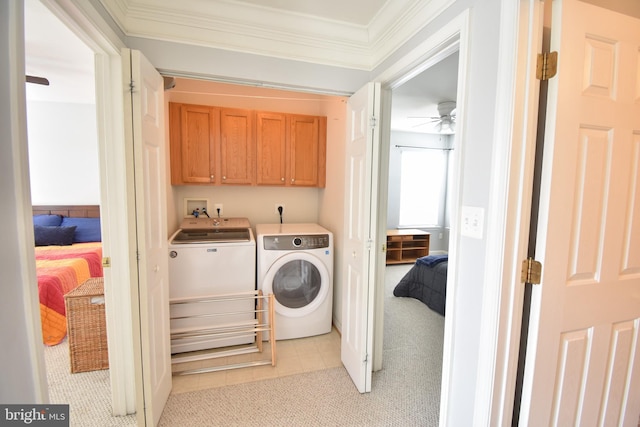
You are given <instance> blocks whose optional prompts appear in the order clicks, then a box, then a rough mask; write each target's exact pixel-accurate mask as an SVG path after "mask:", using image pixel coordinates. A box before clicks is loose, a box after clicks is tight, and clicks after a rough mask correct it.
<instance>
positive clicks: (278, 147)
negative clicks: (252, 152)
mask: <svg viewBox="0 0 640 427" xmlns="http://www.w3.org/2000/svg"><path fill="white" fill-rule="evenodd" d="M286 135H287V126H286V115H285V114H278V113H268V112H258V113H256V160H257V163H256V166H257V167H256V172H257V177H256V182H257V184H258V185H281V186H284V185H286V176H287V167H286V149H287V136H286Z"/></svg>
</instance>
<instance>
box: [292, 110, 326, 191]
mask: <svg viewBox="0 0 640 427" xmlns="http://www.w3.org/2000/svg"><path fill="white" fill-rule="evenodd" d="M326 128H327V122H326V118H325V117H315V116H299V115H292V116H290V124H289V138H290V142H289V143H290V154H289V163H290V165H289V173H290V176H289V185H293V186H307V187H324V184H325V169H326V166H325V161H326V159H325V156H326V154H325V150H326Z"/></svg>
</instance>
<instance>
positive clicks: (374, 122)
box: [369, 116, 378, 128]
mask: <svg viewBox="0 0 640 427" xmlns="http://www.w3.org/2000/svg"><path fill="white" fill-rule="evenodd" d="M369 125H370V126H371V127H372V128H374V127H376V126H377V125H378V118H377V117H375V116H371V118H370V119H369Z"/></svg>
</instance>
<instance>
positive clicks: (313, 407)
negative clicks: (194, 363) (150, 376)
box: [45, 265, 444, 427]
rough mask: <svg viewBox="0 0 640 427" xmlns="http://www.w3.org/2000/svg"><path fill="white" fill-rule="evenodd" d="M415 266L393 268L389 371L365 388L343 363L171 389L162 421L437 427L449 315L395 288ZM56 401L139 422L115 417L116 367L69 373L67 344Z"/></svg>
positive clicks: (83, 413) (52, 355) (93, 419)
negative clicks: (112, 378) (112, 386)
mask: <svg viewBox="0 0 640 427" xmlns="http://www.w3.org/2000/svg"><path fill="white" fill-rule="evenodd" d="M409 268H410V266H409V265H398V266H389V267H387V269H386V280H385V283H386V285H385V316H384V317H385V320H384V322H385V324H384V346H383V351H384V354H383V369H382V370H381V371H379V372H375V373H374V374H373V379H372V391H371V393H367V394H360V393H358V391H357V390H356V388H355V386H354V385H353V383H352V382H351V379H350V378H349V375H348V374H347V372H346V371H345V369H344V368H333V369H327V370H323V371H315V372H310V373H305V374H298V375H292V376H290V377H281V378H275V379H269V380H264V381H257V382H252V383H245V384H238V385H234V386H227V387H220V388H213V389H209V390H202V391H194V392H187V393H180V394H172V395H171V396H170V397H169V401H168V402H167V405H166V407H165V410H164V412H163V414H162V418H161V419H160V426H248V427H249V426H260V427H267V426H403V427H405V426H422V427H425V426H427V427H428V426H437V425H438V416H439V406H440V383H441V375H442V374H441V372H442V347H443V336H444V318H443V317H442V316H440V315H439V314H437V313H435V312H434V311H432V310H430V309H429V308H428V307H427V306H426V305H424V304H423V303H421V302H420V301H417V300H415V299H412V298H396V297H394V296H393V293H392V292H393V288H394V287H395V285H396V284H397V283H398V281H399V280H400V279H401V278H402V276H404V274H405V273H406V271H408V269H409ZM45 359H46V363H47V376H48V381H49V393H50V397H51V402H52V403H70V412H71V413H70V417H71V425H72V426H135V425H136V420H135V416H134V415H131V416H126V417H112V416H111V415H110V414H111V404H110V391H109V371H108V370H104V371H94V372H85V373H77V374H70V373H69V352H68V345H67V343H66V342H63V343H61V344H60V345H58V346H55V347H50V348H47V349H46V351H45Z"/></svg>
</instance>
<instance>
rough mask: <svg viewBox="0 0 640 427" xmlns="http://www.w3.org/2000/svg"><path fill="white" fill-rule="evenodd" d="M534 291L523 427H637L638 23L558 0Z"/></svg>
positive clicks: (639, 365) (639, 282)
mask: <svg viewBox="0 0 640 427" xmlns="http://www.w3.org/2000/svg"><path fill="white" fill-rule="evenodd" d="M552 7H553V16H552V28H551V50H552V51H557V52H558V54H559V56H558V62H559V63H558V75H557V76H556V77H555V78H552V79H551V80H550V81H549V96H548V104H547V122H546V133H545V146H544V159H543V170H542V184H541V191H540V194H541V203H540V212H539V215H540V216H539V225H538V235H537V247H536V258H538V259H539V260H540V261H542V263H543V274H542V284H541V285H539V286H534V289H533V295H532V307H531V324H530V330H529V342H528V348H527V358H526V366H525V376H524V389H523V400H522V411H521V418H520V424H521V425H529V426H542V425H544V426H547V425H550V426H568V425H602V426H611V425H625V426H637V425H638V416H639V414H640V371H639V369H640V363H639V361H640V358H639V356H640V355H639V354H638V352H639V350H640V347H639V346H638V338H639V336H638V331H639V326H640V53H639V52H640V50H639V47H640V20H639V19H634V18H630V17H628V16H624V15H621V14H617V13H614V12H611V11H608V10H605V9H601V8H598V7H595V6H592V5H589V4H586V3H584V2H581V1H577V0H562V1H559V0H556V1H554V2H553V6H552Z"/></svg>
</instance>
